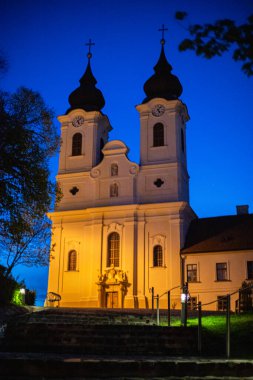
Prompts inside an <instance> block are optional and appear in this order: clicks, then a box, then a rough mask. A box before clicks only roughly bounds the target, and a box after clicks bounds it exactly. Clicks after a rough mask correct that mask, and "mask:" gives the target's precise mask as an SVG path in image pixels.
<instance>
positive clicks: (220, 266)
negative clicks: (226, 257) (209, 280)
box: [216, 263, 228, 281]
mask: <svg viewBox="0 0 253 380" xmlns="http://www.w3.org/2000/svg"><path fill="white" fill-rule="evenodd" d="M227 269H228V268H227V263H216V280H217V281H227V280H228V270H227Z"/></svg>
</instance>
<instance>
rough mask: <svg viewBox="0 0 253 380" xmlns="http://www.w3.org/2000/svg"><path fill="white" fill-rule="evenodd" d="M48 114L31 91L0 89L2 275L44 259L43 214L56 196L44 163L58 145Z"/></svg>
mask: <svg viewBox="0 0 253 380" xmlns="http://www.w3.org/2000/svg"><path fill="white" fill-rule="evenodd" d="M53 116H54V115H53V112H52V110H51V109H49V108H48V107H47V106H46V105H45V103H44V100H43V99H42V97H41V95H40V94H39V93H37V92H34V91H32V90H30V89H27V88H25V87H21V88H19V89H18V90H17V91H16V92H15V93H14V94H9V93H6V92H0V247H1V251H2V256H4V258H5V259H6V261H7V267H8V268H7V274H9V273H10V272H11V270H12V269H13V267H14V266H15V265H17V264H20V263H22V264H25V265H45V264H46V263H47V261H48V251H49V245H48V244H45V243H46V242H47V241H48V240H49V239H48V237H49V221H48V220H47V219H46V218H45V213H46V212H47V211H48V210H49V208H50V206H51V204H52V200H53V199H54V197H57V196H58V190H57V186H56V185H55V184H54V183H53V182H52V181H51V180H50V178H49V167H48V164H49V158H50V157H51V156H52V155H53V154H54V153H55V152H56V151H57V149H58V147H59V138H58V136H57V134H56V129H55V127H54V124H53Z"/></svg>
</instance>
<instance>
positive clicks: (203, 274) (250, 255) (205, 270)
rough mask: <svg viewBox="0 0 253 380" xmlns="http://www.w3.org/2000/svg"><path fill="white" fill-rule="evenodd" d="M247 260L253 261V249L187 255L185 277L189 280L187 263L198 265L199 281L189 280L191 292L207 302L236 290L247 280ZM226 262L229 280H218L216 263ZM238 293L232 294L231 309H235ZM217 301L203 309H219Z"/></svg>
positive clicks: (199, 299)
mask: <svg viewBox="0 0 253 380" xmlns="http://www.w3.org/2000/svg"><path fill="white" fill-rule="evenodd" d="M247 261H253V251H252V250H249V251H226V252H205V253H197V254H187V255H185V279H186V280H187V265H189V264H196V265H197V281H196V282H189V283H188V284H189V292H190V295H191V296H192V297H196V298H197V301H201V302H202V304H203V305H204V304H206V303H209V302H212V301H216V300H217V297H218V296H225V295H227V294H230V293H233V292H236V291H237V290H238V289H239V288H240V287H241V285H242V282H243V281H245V280H247ZM217 263H225V264H226V266H227V280H225V281H218V280H217V272H216V264H217ZM237 299H238V293H236V294H235V295H233V296H232V299H231V309H232V310H235V301H236V300H237ZM217 309H218V305H217V302H215V303H212V304H210V305H206V306H203V310H217Z"/></svg>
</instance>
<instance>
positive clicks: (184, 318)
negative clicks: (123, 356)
mask: <svg viewBox="0 0 253 380" xmlns="http://www.w3.org/2000/svg"><path fill="white" fill-rule="evenodd" d="M178 288H181V289H182V294H181V306H182V307H181V324H182V325H183V326H185V327H186V326H187V301H188V287H187V284H186V285H184V286H183V287H181V286H180V285H179V286H175V287H174V288H172V289H170V290H168V291H166V292H164V293H163V294H161V295H160V296H159V295H158V294H157V295H156V296H155V295H154V288H152V309H154V300H156V313H157V325H158V326H159V325H160V310H159V300H160V298H161V297H163V296H164V295H165V294H167V297H168V307H167V321H168V326H169V327H170V325H171V307H170V296H171V292H172V291H173V290H174V289H178ZM252 289H253V284H250V285H248V286H245V287H243V288H239V289H237V290H236V291H235V292H233V293H230V294H227V295H226V296H224V297H220V298H219V300H217V299H216V300H214V301H211V302H207V303H204V304H202V302H198V304H197V306H196V307H195V308H194V310H197V311H198V353H199V354H202V310H203V307H204V306H208V305H211V304H214V303H217V302H220V301H222V300H225V301H226V302H225V304H226V357H227V358H230V346H231V339H230V336H231V334H230V333H231V325H230V314H231V310H230V305H231V296H233V295H234V294H236V293H238V295H239V299H238V302H237V309H236V311H237V312H240V311H245V303H246V305H247V307H248V306H249V299H250V297H249V294H251V292H252ZM245 295H247V297H245ZM243 298H244V306H243V307H242V303H241V299H243ZM250 302H251V304H250V306H251V308H252V307H253V305H252V304H253V301H252V299H250Z"/></svg>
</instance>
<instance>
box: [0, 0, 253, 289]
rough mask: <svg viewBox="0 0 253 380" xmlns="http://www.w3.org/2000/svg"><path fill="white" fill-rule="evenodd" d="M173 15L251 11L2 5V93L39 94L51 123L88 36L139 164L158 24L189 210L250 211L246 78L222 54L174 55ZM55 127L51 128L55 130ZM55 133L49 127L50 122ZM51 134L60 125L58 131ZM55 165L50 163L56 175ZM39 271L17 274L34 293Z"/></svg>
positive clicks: (74, 78) (85, 2)
mask: <svg viewBox="0 0 253 380" xmlns="http://www.w3.org/2000/svg"><path fill="white" fill-rule="evenodd" d="M177 10H184V11H187V12H188V13H189V17H188V20H189V22H191V23H195V22H198V23H201V22H212V21H214V20H216V19H219V18H233V19H236V20H237V21H238V22H239V23H241V22H244V20H245V19H246V17H247V16H248V15H249V14H250V13H252V12H253V2H252V0H240V1H238V0H219V1H217V0H216V1H212V0H210V1H209V2H205V1H203V0H202V1H200V0H195V1H194V0H192V1H191V0H182V1H172V0H154V1H150V0H146V1H144V0H129V1H119V0H118V1H113V0H106V1H105V0H72V1H66V0H43V1H41V0H2V1H1V5H0V14H1V25H0V32H1V42H0V49H1V50H2V51H3V53H4V54H5V56H6V57H7V59H8V62H9V70H8V72H7V73H6V74H5V75H4V76H3V75H2V76H1V78H0V79H1V87H2V88H4V89H5V90H7V91H15V89H16V88H17V87H19V86H21V85H24V86H26V87H29V88H32V89H33V90H36V91H39V92H40V93H41V94H42V96H43V98H44V99H45V101H46V102H47V104H48V105H50V106H51V107H53V108H54V110H55V112H56V114H57V115H60V114H64V113H65V111H66V109H67V108H68V95H69V94H70V92H71V91H72V90H74V89H75V88H76V87H77V86H78V80H79V79H80V77H81V76H82V74H83V72H84V70H85V67H86V63H87V58H86V54H87V47H86V46H85V43H86V42H87V41H88V39H89V38H91V39H92V40H93V41H94V42H95V46H94V47H93V49H92V53H93V58H92V70H93V73H94V75H95V77H96V79H97V81H98V84H97V87H98V88H99V89H100V90H101V91H102V92H103V94H104V97H105V101H106V105H105V107H104V109H103V112H104V113H105V114H107V115H108V117H109V119H110V121H111V124H112V126H113V128H114V129H113V131H112V132H111V134H110V139H120V140H123V141H124V142H125V143H126V144H127V145H128V147H129V148H130V154H129V157H130V159H131V160H133V161H136V162H139V118H138V112H137V111H136V109H135V105H137V104H139V103H141V102H142V100H143V99H144V97H145V94H144V92H143V84H144V82H145V81H146V80H147V79H148V78H149V77H150V76H151V75H152V74H153V66H154V65H155V63H156V62H157V59H158V57H159V53H160V43H159V41H160V38H161V36H160V33H159V32H158V31H157V30H158V29H159V27H160V26H161V25H162V24H165V25H166V26H167V27H168V29H169V30H168V32H167V33H166V36H165V37H166V45H165V51H166V55H167V58H168V60H169V62H170V63H171V64H172V66H173V73H174V74H175V75H177V76H178V77H179V79H180V81H181V83H182V85H183V88H184V91H183V94H182V96H181V99H182V101H183V102H184V103H186V105H187V107H188V111H189V114H190V117H191V120H190V121H189V123H188V128H187V153H188V171H189V174H190V199H191V206H192V208H193V209H194V210H195V212H196V213H197V214H198V216H200V217H204V216H215V215H228V214H234V213H235V206H236V205H238V204H249V206H250V212H252V211H253V190H252V187H253V168H252V166H253V165H252V164H253V149H252V143H253V121H252V111H253V78H247V77H246V76H245V75H244V74H243V73H242V71H241V69H240V64H239V63H235V62H234V61H232V59H231V53H227V54H226V55H224V56H223V57H221V58H215V59H212V60H210V61H207V60H204V59H202V58H199V57H196V56H195V55H194V53H192V52H187V53H179V52H178V49H177V47H178V44H179V42H180V41H181V40H182V39H183V38H184V37H186V36H187V32H186V29H185V28H184V25H185V26H186V25H187V23H188V21H184V22H183V23H179V22H177V21H176V20H175V19H174V14H175V12H176V11H177ZM57 123H58V122H57ZM57 125H58V124H57ZM58 128H59V126H58ZM57 164H58V158H56V159H55V160H54V161H53V162H52V165H51V168H52V175H53V176H55V174H56V171H57ZM46 273H47V270H46V269H42V270H34V269H29V270H24V269H23V268H21V267H18V268H17V270H16V274H19V275H20V278H25V280H26V283H27V285H28V286H29V287H30V288H36V289H37V290H38V292H39V293H41V292H45V289H46Z"/></svg>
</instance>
